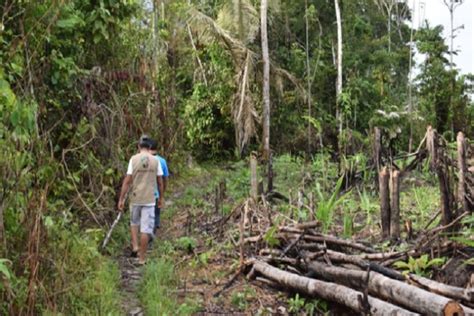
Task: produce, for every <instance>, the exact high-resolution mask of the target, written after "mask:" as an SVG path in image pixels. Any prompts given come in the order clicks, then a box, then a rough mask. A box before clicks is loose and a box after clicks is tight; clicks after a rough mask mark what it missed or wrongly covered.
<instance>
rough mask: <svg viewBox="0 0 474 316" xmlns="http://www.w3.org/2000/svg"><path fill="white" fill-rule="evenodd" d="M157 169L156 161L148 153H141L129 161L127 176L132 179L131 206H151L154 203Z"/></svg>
mask: <svg viewBox="0 0 474 316" xmlns="http://www.w3.org/2000/svg"><path fill="white" fill-rule="evenodd" d="M158 168H159V166H158V161H157V160H156V159H155V158H154V157H153V156H152V155H151V154H149V153H144V152H142V153H139V154H136V155H134V156H133V157H132V158H131V159H130V162H129V167H128V171H127V174H130V175H132V179H133V182H132V192H131V197H130V202H131V203H132V204H135V205H151V204H154V203H155V191H156V190H157V186H156V176H157V174H158ZM160 169H161V168H160Z"/></svg>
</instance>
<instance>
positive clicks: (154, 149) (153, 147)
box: [149, 139, 158, 155]
mask: <svg viewBox="0 0 474 316" xmlns="http://www.w3.org/2000/svg"><path fill="white" fill-rule="evenodd" d="M149 144H150V153H151V154H152V155H156V153H157V151H158V142H157V141H156V140H154V139H150V142H149Z"/></svg>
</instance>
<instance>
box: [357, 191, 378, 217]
mask: <svg viewBox="0 0 474 316" xmlns="http://www.w3.org/2000/svg"><path fill="white" fill-rule="evenodd" d="M359 203H360V209H361V210H362V212H364V215H365V216H366V225H367V226H370V225H372V224H373V219H372V217H373V215H374V214H375V212H376V211H377V210H378V209H379V204H378V203H377V202H376V201H375V198H374V197H373V196H371V194H370V193H368V192H367V191H365V190H363V191H362V192H360V191H359Z"/></svg>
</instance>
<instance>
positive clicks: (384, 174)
mask: <svg viewBox="0 0 474 316" xmlns="http://www.w3.org/2000/svg"><path fill="white" fill-rule="evenodd" d="M379 197H380V217H381V219H382V237H383V238H387V237H389V236H390V197H389V172H388V170H387V167H383V168H382V170H380V173H379Z"/></svg>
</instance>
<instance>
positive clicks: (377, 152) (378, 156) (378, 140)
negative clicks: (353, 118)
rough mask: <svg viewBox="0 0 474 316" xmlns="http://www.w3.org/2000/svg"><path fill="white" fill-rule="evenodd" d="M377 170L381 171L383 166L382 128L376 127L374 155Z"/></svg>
mask: <svg viewBox="0 0 474 316" xmlns="http://www.w3.org/2000/svg"><path fill="white" fill-rule="evenodd" d="M372 159H373V160H374V164H375V167H376V168H377V172H380V169H381V167H382V132H381V131H380V128H378V127H374V144H373V157H372Z"/></svg>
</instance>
